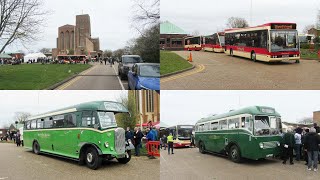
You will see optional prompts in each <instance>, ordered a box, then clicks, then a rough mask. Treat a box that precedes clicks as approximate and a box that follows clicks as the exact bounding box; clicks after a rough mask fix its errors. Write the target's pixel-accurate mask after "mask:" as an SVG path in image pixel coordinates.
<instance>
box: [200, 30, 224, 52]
mask: <svg viewBox="0 0 320 180" xmlns="http://www.w3.org/2000/svg"><path fill="white" fill-rule="evenodd" d="M224 45H225V39H224V32H219V33H215V34H212V35H209V36H204V44H203V50H204V51H210V52H224Z"/></svg>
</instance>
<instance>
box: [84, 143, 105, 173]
mask: <svg viewBox="0 0 320 180" xmlns="http://www.w3.org/2000/svg"><path fill="white" fill-rule="evenodd" d="M84 158H85V161H86V164H87V166H88V168H90V169H93V170H96V169H98V168H99V167H100V165H101V162H102V159H101V158H100V156H99V154H98V152H97V150H96V149H95V148H93V147H89V148H88V149H87V151H86V153H85V157H84Z"/></svg>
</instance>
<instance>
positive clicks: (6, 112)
mask: <svg viewBox="0 0 320 180" xmlns="http://www.w3.org/2000/svg"><path fill="white" fill-rule="evenodd" d="M123 95H124V96H126V95H127V91H1V92H0V128H1V127H2V126H3V125H6V124H11V123H14V121H15V120H14V115H15V112H29V113H31V114H32V115H37V114H42V113H45V112H48V111H52V110H55V109H59V108H64V107H68V106H72V105H76V104H79V103H84V102H90V101H103V100H107V101H118V100H119V98H120V97H121V96H123Z"/></svg>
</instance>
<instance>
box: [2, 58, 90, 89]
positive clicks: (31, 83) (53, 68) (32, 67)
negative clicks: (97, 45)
mask: <svg viewBox="0 0 320 180" xmlns="http://www.w3.org/2000/svg"><path fill="white" fill-rule="evenodd" d="M89 67H91V65H88V64H46V65H41V64H22V65H17V66H11V65H5V66H0V90H41V89H45V88H48V87H50V86H52V85H54V84H56V83H58V82H61V81H63V80H64V79H66V78H68V77H70V76H73V75H75V74H78V73H80V72H82V71H84V70H86V69H88V68H89Z"/></svg>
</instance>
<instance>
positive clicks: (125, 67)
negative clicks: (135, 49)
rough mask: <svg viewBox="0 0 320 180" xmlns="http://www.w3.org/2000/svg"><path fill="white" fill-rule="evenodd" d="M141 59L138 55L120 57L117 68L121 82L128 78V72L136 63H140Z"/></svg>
mask: <svg viewBox="0 0 320 180" xmlns="http://www.w3.org/2000/svg"><path fill="white" fill-rule="evenodd" d="M142 62H143V61H142V59H141V57H140V56H138V55H124V56H122V57H121V59H120V62H119V66H118V75H119V76H120V78H121V80H124V79H125V78H127V76H128V72H129V70H130V69H131V68H132V66H133V65H134V64H136V63H142Z"/></svg>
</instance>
